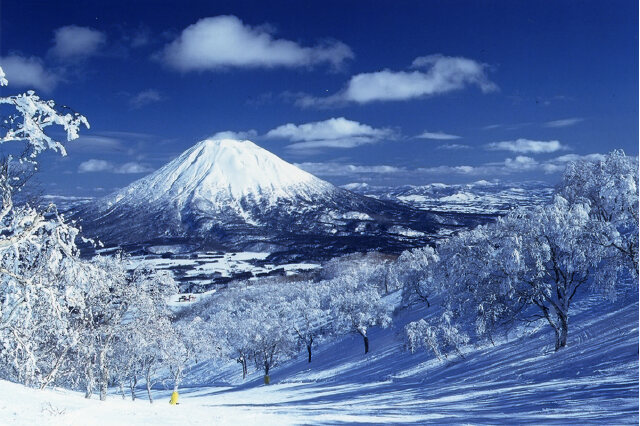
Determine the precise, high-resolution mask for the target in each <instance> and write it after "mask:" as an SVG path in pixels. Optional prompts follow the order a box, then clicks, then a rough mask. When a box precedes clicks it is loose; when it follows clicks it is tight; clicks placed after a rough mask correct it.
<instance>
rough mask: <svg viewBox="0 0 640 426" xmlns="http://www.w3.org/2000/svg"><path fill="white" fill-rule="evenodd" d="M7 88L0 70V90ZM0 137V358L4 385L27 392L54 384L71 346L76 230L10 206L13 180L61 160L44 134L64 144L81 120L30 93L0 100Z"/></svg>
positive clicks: (49, 214) (50, 215)
mask: <svg viewBox="0 0 640 426" xmlns="http://www.w3.org/2000/svg"><path fill="white" fill-rule="evenodd" d="M7 84H8V82H7V80H6V78H5V76H4V72H3V71H2V69H1V68H0V85H1V86H6V85H7ZM0 107H2V110H1V111H2V114H3V118H2V121H3V132H4V133H2V134H0V144H8V143H10V145H9V146H10V147H13V148H10V152H19V153H21V154H19V156H18V157H14V156H9V157H7V158H6V159H5V160H4V161H3V164H2V166H1V167H0V199H1V202H2V206H1V208H0V342H1V343H0V344H1V349H0V358H2V359H4V361H5V362H4V363H3V364H4V366H5V368H4V369H2V370H3V371H2V374H3V376H4V377H7V378H11V379H14V380H18V381H21V382H24V383H28V384H32V385H41V386H42V385H45V386H46V385H47V384H48V383H50V382H51V381H53V380H55V377H56V375H57V374H58V372H59V370H60V366H61V365H62V363H63V362H64V361H65V359H66V357H67V354H68V352H69V350H70V348H72V347H73V346H75V344H76V343H77V337H78V336H77V335H76V334H75V333H74V332H72V331H70V330H69V327H68V322H69V314H70V313H74V312H77V310H78V309H79V308H78V306H77V305H76V303H77V300H74V298H73V297H72V295H73V286H74V281H75V280H74V279H73V278H74V277H73V276H70V275H69V274H68V272H67V271H69V270H72V269H73V268H72V266H73V264H74V263H77V261H78V258H77V257H78V253H77V249H76V246H75V238H76V235H77V233H78V230H77V229H75V228H74V227H72V226H70V225H68V224H66V223H65V222H64V218H63V217H62V216H61V215H59V214H58V213H57V211H56V209H55V206H53V205H50V206H49V207H48V208H47V209H45V210H44V211H40V210H38V209H37V208H35V207H34V206H30V205H28V204H23V205H19V206H18V205H15V204H14V193H15V191H16V183H17V182H21V181H22V179H21V177H20V176H17V175H16V173H15V172H16V171H17V172H18V173H19V172H20V171H23V170H24V167H23V165H24V164H30V165H31V166H32V167H35V163H36V157H37V156H38V155H39V154H40V153H41V152H43V151H44V150H47V149H51V150H54V151H58V152H60V153H62V155H65V150H64V146H63V145H62V143H61V142H60V141H57V140H55V139H54V138H52V137H51V136H50V135H48V134H47V133H46V129H47V128H48V127H49V126H52V125H59V126H61V127H62V128H63V129H64V130H65V132H66V136H67V140H73V139H75V138H77V137H78V131H79V130H80V127H81V126H82V125H85V126H86V127H88V126H89V125H88V122H87V120H86V118H85V117H84V116H82V115H80V114H77V113H72V112H69V111H68V110H66V109H65V108H62V109H61V108H57V107H56V105H55V103H54V102H53V101H45V100H42V99H40V98H39V97H38V96H37V95H36V94H35V93H34V92H32V91H29V92H27V93H23V94H19V95H14V96H3V97H0Z"/></svg>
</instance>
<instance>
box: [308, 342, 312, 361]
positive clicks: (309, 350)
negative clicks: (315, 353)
mask: <svg viewBox="0 0 640 426" xmlns="http://www.w3.org/2000/svg"><path fill="white" fill-rule="evenodd" d="M307 352H308V353H309V362H311V345H307Z"/></svg>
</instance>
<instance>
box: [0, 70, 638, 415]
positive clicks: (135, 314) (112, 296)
mask: <svg viewBox="0 0 640 426" xmlns="http://www.w3.org/2000/svg"><path fill="white" fill-rule="evenodd" d="M0 83H2V85H3V86H7V84H9V87H11V86H10V83H11V81H9V82H7V80H6V79H5V76H4V73H3V72H2V70H1V69H0ZM0 104H2V106H3V108H5V109H6V110H8V109H11V111H12V112H11V113H10V114H8V115H5V118H4V130H3V132H4V133H3V134H2V135H1V137H0V143H2V144H3V145H6V146H11V147H13V148H11V149H12V150H13V151H11V152H14V153H15V154H13V155H9V156H7V157H5V158H4V160H3V161H2V164H1V165H0V191H1V193H2V207H1V211H0V226H1V227H2V230H1V232H0V302H1V305H0V342H1V344H0V378H2V379H3V380H6V381H10V382H14V383H18V384H22V385H24V386H26V387H29V388H37V389H51V388H54V389H60V388H62V389H66V390H69V391H77V392H81V393H82V394H84V396H85V397H86V398H89V399H91V398H94V399H95V398H99V399H100V400H102V401H104V400H107V399H116V398H117V399H120V398H122V399H125V398H126V399H131V400H136V399H141V398H144V399H147V400H148V402H149V403H154V404H156V401H154V398H157V396H158V395H168V394H167V393H166V392H168V393H171V392H176V391H180V390H181V388H180V387H181V386H183V385H184V386H186V387H187V388H188V389H200V388H203V387H206V386H207V385H208V384H210V383H211V382H209V381H205V382H200V383H199V382H198V380H200V379H202V378H203V377H209V378H211V377H215V373H216V371H227V370H228V371H233V373H232V374H233V375H234V376H235V378H234V379H233V380H234V382H233V383H236V384H237V386H239V387H240V388H242V389H248V388H258V387H260V386H263V385H264V386H266V385H270V383H271V385H270V386H273V383H274V382H277V380H278V379H277V377H279V373H278V372H279V370H282V371H286V370H287V369H290V368H292V367H291V366H292V365H294V364H295V363H298V364H300V365H302V363H303V362H304V363H306V364H308V366H307V367H304V369H301V370H300V371H299V372H298V373H297V375H296V377H297V380H300V381H305V380H308V381H310V382H313V381H314V380H316V379H314V375H317V372H314V366H315V365H316V364H317V363H318V360H317V354H318V353H321V354H322V355H321V360H322V361H321V362H323V363H324V364H323V365H327V364H331V365H340V362H341V358H342V357H344V358H345V360H344V361H345V364H344V365H347V364H346V361H347V358H348V357H353V356H355V355H351V352H349V350H345V352H344V355H343V354H342V353H341V351H340V350H337V348H340V347H344V346H345V345H351V346H353V347H354V348H356V347H357V349H353V351H356V350H357V351H358V352H359V356H360V357H361V359H362V360H365V362H366V360H367V359H368V358H371V362H375V359H376V357H380V352H379V348H381V347H383V341H385V340H384V339H386V340H389V339H391V340H392V341H394V342H395V343H394V345H395V346H393V345H392V346H389V343H388V342H387V341H385V343H384V347H385V348H389V347H392V348H394V351H395V352H393V353H392V354H391V357H393V356H395V357H397V358H398V359H400V358H402V359H403V360H405V361H403V362H407V361H406V360H407V359H411V358H412V357H416V359H420V360H421V361H419V362H420V363H425V362H427V363H431V364H430V365H436V366H437V365H439V366H443V368H444V367H445V366H449V367H450V368H449V371H450V372H451V373H452V375H451V377H450V381H451V383H452V384H455V383H456V380H457V376H456V375H457V374H459V372H457V370H456V365H458V364H459V363H463V362H466V359H467V357H474V356H475V354H476V352H475V351H477V350H479V349H478V348H487V347H492V346H493V347H498V346H500V344H503V343H504V342H505V341H512V342H514V343H512V344H513V345H516V344H517V345H524V346H526V347H528V348H530V347H532V345H537V346H539V348H538V349H539V350H543V349H544V348H547V347H550V348H551V349H552V350H551V351H550V352H537V353H538V355H539V356H540V357H542V359H552V357H553V356H554V355H553V354H554V353H555V352H557V353H562V352H564V351H569V350H577V351H580V352H579V354H578V355H575V356H576V357H577V358H580V356H583V355H584V356H585V357H586V354H587V353H588V352H589V351H590V350H592V347H591V346H585V348H584V350H582V345H587V343H585V342H584V339H583V337H582V333H583V332H582V329H581V328H582V327H583V326H584V325H581V327H580V328H577V327H576V326H574V317H576V316H578V317H580V316H584V311H585V308H584V306H585V303H587V301H588V303H589V304H588V306H589V308H588V309H590V310H593V312H595V313H594V317H598V316H602V317H603V318H605V317H610V318H611V321H610V323H609V325H608V326H610V327H622V328H624V327H627V326H631V327H632V328H633V330H635V333H636V334H637V325H638V324H637V317H633V315H631V318H632V321H631V323H630V324H629V323H628V321H629V318H628V317H623V318H622V320H621V321H626V322H627V323H618V322H617V321H618V317H619V313H620V312H621V311H620V309H623V311H622V312H626V315H628V312H627V311H624V309H626V308H628V307H629V306H630V307H631V309H632V310H635V311H637V296H638V159H637V158H635V157H630V156H627V155H625V153H624V152H622V151H621V150H616V151H613V152H611V153H609V154H608V155H606V156H604V157H603V158H602V159H599V160H595V161H590V160H578V161H575V162H571V163H569V164H568V166H567V168H566V170H565V172H564V174H563V176H562V180H561V181H560V182H558V185H557V187H556V192H555V195H554V197H553V200H552V202H550V203H549V204H547V205H542V206H528V207H522V208H516V209H513V210H511V211H510V212H508V214H506V215H504V216H501V217H499V218H497V220H496V221H495V222H492V223H489V224H486V225H480V226H477V227H475V228H473V229H467V230H461V231H459V232H456V233H455V234H454V235H452V236H450V237H449V238H444V239H441V240H439V241H438V242H437V243H435V244H433V245H429V246H425V247H422V248H415V249H412V250H407V251H405V252H403V253H402V254H401V255H399V256H393V255H386V254H382V253H377V252H369V253H362V254H352V255H347V256H342V257H337V258H334V259H332V260H330V261H327V262H324V264H323V265H322V268H320V269H318V270H314V271H311V272H308V273H301V274H296V275H292V276H276V277H264V278H260V279H252V280H246V281H234V282H231V283H229V284H228V285H227V286H226V287H225V288H222V289H220V290H218V291H216V292H214V293H212V294H210V295H208V296H207V297H202V298H201V299H199V300H198V301H197V302H195V303H190V304H188V306H186V305H185V306H182V307H176V306H175V305H171V303H170V302H169V301H170V299H171V297H173V296H174V295H176V293H177V292H178V285H177V283H176V282H175V281H174V278H173V276H172V274H171V273H170V271H166V270H165V271H157V270H154V269H153V268H151V267H145V266H138V267H136V268H133V269H132V268H131V267H130V265H131V263H130V262H128V258H127V254H126V253H119V254H116V255H97V256H95V257H92V258H86V257H83V256H81V253H80V250H79V249H78V245H77V244H78V243H79V242H83V243H85V244H87V243H88V244H91V245H94V246H96V247H99V245H100V241H97V240H89V239H87V238H86V237H84V236H83V234H82V232H81V230H80V229H79V228H78V227H77V226H76V225H75V224H74V223H73V222H71V221H69V220H67V219H66V218H65V217H64V215H63V214H61V213H60V212H58V210H57V209H56V206H55V205H53V204H50V205H49V206H47V207H46V208H41V207H39V206H38V205H37V204H35V203H30V202H28V201H24V200H23V198H20V197H18V195H19V194H20V193H22V192H23V191H24V188H25V187H27V186H28V185H29V176H30V174H32V173H33V171H34V170H35V169H37V165H38V160H39V157H40V156H41V154H42V153H43V152H45V151H55V152H57V153H58V154H59V155H62V156H64V155H66V151H65V143H66V142H67V141H68V142H69V143H73V140H74V139H76V138H77V137H78V134H79V132H81V131H83V130H84V129H82V128H83V127H84V128H88V127H89V122H88V120H87V119H86V118H85V117H84V116H82V115H81V114H79V113H76V112H74V111H73V110H71V109H69V108H66V107H60V106H58V105H56V104H55V102H54V101H50V100H45V99H42V98H41V97H40V96H39V95H37V94H36V93H34V92H33V91H29V92H26V93H21V94H17V95H13V96H5V97H2V98H0ZM54 127H56V128H58V129H62V130H63V131H64V135H65V137H66V141H64V143H63V141H59V140H57V139H56V138H54V137H52V136H50V135H51V134H52V133H51V132H49V131H48V130H50V129H49V128H54ZM18 199H20V202H18V201H16V200H18ZM620 303H624V305H625V306H622V307H621V305H620ZM576 306H578V307H579V308H576ZM634 306H635V307H634ZM633 318H635V319H633ZM581 321H583V320H581ZM634 321H635V322H634ZM583 322H584V321H583ZM583 322H582V323H581V324H583ZM634 327H635V328H634ZM384 329H387V330H392V331H393V332H390V333H387V334H382V333H384V332H383V331H382V330H384ZM633 330H632V331H633ZM536 333H538V334H536ZM540 336H542V337H540ZM626 336H629V334H627V335H626ZM378 338H380V340H379V339H378ZM527 339H530V342H531V343H527ZM595 339H597V336H596V337H595ZM501 342H502V343H501ZM516 342H517V343H516ZM523 342H524V343H523ZM635 345H636V346H637V340H636V341H635ZM327 348H332V349H330V350H328V349H327ZM597 350H601V348H600V347H597ZM625 350H629V348H628V347H625ZM354 353H355V352H354ZM412 354H413V355H412ZM385 356H387V357H389V355H388V354H386V355H385ZM633 356H634V357H636V358H637V353H636V354H635V355H633ZM575 362H576V365H580V366H584V365H585V363H586V364H587V365H588V361H584V362H583V361H580V360H577V361H575ZM416 364H418V361H416ZM301 368H302V367H301ZM335 368H336V370H340V368H338V367H335ZM632 373H633V372H632ZM282 374H284V373H282ZM305 374H307V377H305ZM335 374H336V375H338V374H343V373H340V372H338V371H336V373H335ZM387 374H392V373H390V372H387ZM406 374H409V375H411V374H410V373H406ZM438 374H439V375H440V376H443V377H446V376H447V369H443V370H441V371H439V372H438ZM633 374H636V375H637V363H636V364H635V373H633ZM257 376H260V380H259V381H257V380H256V377H257ZM363 377H364V376H363ZM412 378H414V379H416V380H426V382H421V383H420V384H419V385H417V386H418V387H423V386H428V381H429V377H422V376H421V373H420V371H419V369H418V370H417V372H415V373H414V374H413V375H412ZM380 379H381V380H384V379H385V377H380ZM203 380H204V379H203ZM242 383H245V384H242ZM247 386H248V387H247ZM163 389H167V391H166V392H165V394H162V392H161V390H163ZM635 389H636V392H637V381H636V383H635ZM316 391H317V392H321V391H320V390H316ZM189 394H190V393H189V391H187V392H185V393H183V394H182V395H184V396H183V397H182V400H181V404H183V405H185V404H189V402H188V401H189ZM211 401H213V399H212V400H211ZM166 402H167V401H166V400H163V401H162V403H163V404H166ZM141 403H142V401H137V402H136V404H141ZM574 403H575V401H574ZM96 404H98V403H97V402H96ZM265 404H268V403H267V402H265ZM387 404H390V405H391V406H392V405H393V403H390V402H387ZM164 409H165V408H163V410H164ZM614 410H615V409H614V408H612V411H614ZM308 414H309V416H313V413H312V412H309V413H308ZM634 416H635V417H634ZM634 418H635V419H636V420H637V400H636V406H635V414H633V413H627V417H624V418H622V419H618V421H623V422H627V421H634ZM390 419H391V418H390ZM369 420H371V418H369ZM285 421H286V420H285ZM329 421H331V420H329ZM390 421H391V422H393V420H390ZM398 421H402V420H401V419H398Z"/></svg>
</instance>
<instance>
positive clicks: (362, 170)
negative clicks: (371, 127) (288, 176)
mask: <svg viewBox="0 0 640 426" xmlns="http://www.w3.org/2000/svg"><path fill="white" fill-rule="evenodd" d="M295 166H296V167H299V168H301V169H303V170H306V171H308V172H309V173H311V174H313V175H317V176H348V175H360V174H393V173H401V172H405V171H406V170H407V169H405V168H404V167H396V166H388V165H370V166H362V165H354V164H343V163H334V162H331V163H311V162H306V163H297V164H295Z"/></svg>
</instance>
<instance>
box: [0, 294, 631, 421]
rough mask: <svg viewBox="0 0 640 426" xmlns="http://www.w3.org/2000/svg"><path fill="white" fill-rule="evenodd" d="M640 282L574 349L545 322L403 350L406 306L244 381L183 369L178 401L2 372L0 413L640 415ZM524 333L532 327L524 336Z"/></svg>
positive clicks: (6, 416)
mask: <svg viewBox="0 0 640 426" xmlns="http://www.w3.org/2000/svg"><path fill="white" fill-rule="evenodd" d="M637 298H638V296H637V290H636V291H635V292H633V293H632V294H629V295H628V296H627V297H621V298H620V299H619V300H618V301H617V302H616V303H615V304H613V305H612V304H608V303H602V301H601V300H598V299H597V298H595V297H588V298H585V299H582V300H579V301H577V303H576V305H575V312H574V313H573V316H572V331H571V334H570V338H569V340H570V341H569V346H568V347H567V348H565V349H563V350H562V351H560V352H557V353H555V352H553V344H552V342H553V336H552V331H551V329H550V328H549V327H548V325H546V324H544V323H542V322H541V323H539V324H534V325H533V326H529V327H527V328H524V330H523V329H520V330H516V331H514V333H513V337H512V339H510V340H505V339H500V340H498V341H496V342H495V346H494V345H489V346H483V347H479V348H473V347H470V348H468V350H465V358H464V359H462V358H455V357H454V358H451V359H449V360H448V361H447V362H438V361H437V360H435V359H434V358H433V357H432V356H431V355H430V354H427V353H424V352H420V353H416V354H410V353H408V352H406V351H404V350H403V348H402V340H401V336H402V333H403V331H402V327H403V326H404V324H405V323H406V322H408V321H411V320H415V319H417V318H419V317H420V316H422V315H424V314H425V312H424V311H408V312H407V311H403V312H402V313H400V314H399V315H397V316H396V317H395V318H394V324H393V326H392V327H391V328H389V329H386V330H381V329H378V328H374V329H372V330H371V344H372V346H371V352H370V353H369V354H367V355H364V354H363V353H362V347H361V346H362V342H361V338H360V337H359V336H347V337H345V338H341V339H338V340H336V341H334V342H331V343H327V344H321V345H320V346H319V348H318V350H317V352H316V355H315V357H314V361H313V362H312V363H311V364H308V363H307V361H306V355H305V354H301V356H300V357H299V358H298V359H295V360H292V361H290V362H287V363H285V364H283V365H281V366H278V367H276V368H275V369H274V370H273V372H272V376H271V377H272V384H271V385H269V386H264V385H262V382H261V379H262V375H261V371H259V370H258V371H255V372H254V371H250V375H249V377H248V379H247V381H246V382H244V383H242V381H241V373H240V367H239V365H238V364H237V363H236V362H230V363H228V364H225V365H219V364H213V363H210V362H204V363H201V364H199V365H198V366H197V367H195V368H193V369H191V371H189V372H187V376H186V379H187V380H186V383H184V386H183V388H182V389H181V390H180V405H178V406H170V405H169V404H168V403H167V402H168V401H169V397H170V394H171V388H167V389H165V388H163V387H162V386H158V387H157V388H156V390H155V391H154V399H155V400H156V402H155V403H154V404H149V403H148V402H147V401H146V399H145V390H144V389H143V387H142V386H141V387H140V388H139V389H138V399H137V400H136V401H135V402H134V401H129V400H122V399H121V398H120V396H119V393H118V391H117V389H112V394H111V395H109V398H108V400H107V401H106V402H101V401H97V400H86V399H84V398H83V396H82V394H81V393H79V392H72V391H64V390H46V391H39V390H36V389H30V388H26V387H23V386H21V385H17V384H13V383H9V382H5V381H0V391H2V394H3V395H4V399H3V404H0V418H2V419H3V420H5V422H8V423H10V424H24V425H31V424H35V423H38V424H52V425H53V424H56V425H58V424H65V425H66V424H73V425H75V424H77V425H82V424H87V422H89V423H92V424H104V425H119V424H131V425H135V424H140V425H143V424H151V423H153V424H176V425H178V424H192V425H208V424H212V423H215V424H230V425H233V424H261V425H271V424H273V425H289V424H394V425H397V424H506V425H512V424H557V425H567V424H580V425H585V424H607V425H612V424H615V425H622V424H635V425H637V424H638V302H637ZM523 331H524V332H525V333H524V334H523Z"/></svg>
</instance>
